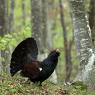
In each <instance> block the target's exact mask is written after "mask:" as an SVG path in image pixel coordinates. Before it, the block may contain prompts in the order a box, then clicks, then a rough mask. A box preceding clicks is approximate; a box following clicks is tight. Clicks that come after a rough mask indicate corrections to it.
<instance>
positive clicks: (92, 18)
mask: <svg viewBox="0 0 95 95" xmlns="http://www.w3.org/2000/svg"><path fill="white" fill-rule="evenodd" d="M89 24H90V28H91V37H92V42H93V45H94V47H95V0H90V12H89Z"/></svg>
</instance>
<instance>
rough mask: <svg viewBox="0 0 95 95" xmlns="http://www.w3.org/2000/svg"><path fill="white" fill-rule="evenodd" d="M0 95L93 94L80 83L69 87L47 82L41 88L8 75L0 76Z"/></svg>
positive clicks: (93, 94) (94, 94) (18, 77)
mask: <svg viewBox="0 0 95 95" xmlns="http://www.w3.org/2000/svg"><path fill="white" fill-rule="evenodd" d="M0 95H95V92H92V91H88V90H87V87H86V86H85V85H83V84H82V83H79V82H77V83H75V84H73V85H71V86H62V85H60V84H53V83H51V82H49V81H48V80H47V81H45V82H43V85H42V86H38V85H37V84H33V83H30V84H29V83H26V82H25V80H24V78H22V77H20V76H19V75H16V76H15V77H13V78H12V77H11V76H10V75H9V74H5V73H3V74H1V75H0Z"/></svg>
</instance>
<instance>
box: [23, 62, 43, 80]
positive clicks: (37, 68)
mask: <svg viewBox="0 0 95 95" xmlns="http://www.w3.org/2000/svg"><path fill="white" fill-rule="evenodd" d="M41 71H42V67H41V65H39V62H38V61H35V62H32V64H25V65H24V67H23V69H22V72H21V73H22V76H25V77H29V78H31V79H35V78H38V77H39V75H40V72H41Z"/></svg>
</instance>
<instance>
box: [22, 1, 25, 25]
mask: <svg viewBox="0 0 95 95" xmlns="http://www.w3.org/2000/svg"><path fill="white" fill-rule="evenodd" d="M25 4H26V3H25V0H22V24H23V26H25V20H26V12H25V11H26V10H25V8H26V6H25Z"/></svg>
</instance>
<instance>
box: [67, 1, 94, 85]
mask: <svg viewBox="0 0 95 95" xmlns="http://www.w3.org/2000/svg"><path fill="white" fill-rule="evenodd" d="M69 2H70V8H71V12H72V18H73V25H74V40H75V44H76V47H77V53H78V57H79V60H80V66H79V72H78V74H77V77H76V79H75V80H78V81H83V83H86V84H87V85H90V86H92V85H93V83H92V80H93V82H94V85H95V78H94V79H93V76H95V73H94V72H93V68H94V62H95V54H94V52H93V47H92V40H91V36H90V32H91V31H90V28H89V23H88V19H87V15H86V12H85V3H84V0H69Z"/></svg>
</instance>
